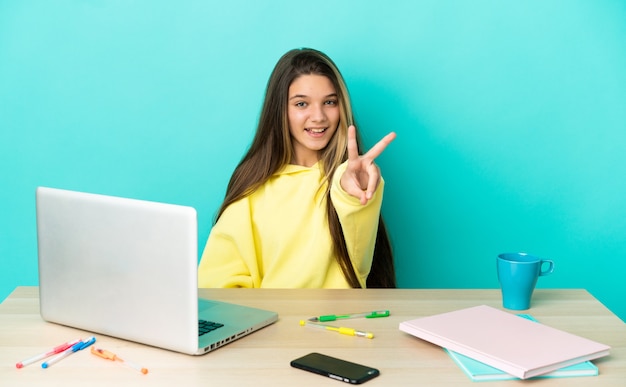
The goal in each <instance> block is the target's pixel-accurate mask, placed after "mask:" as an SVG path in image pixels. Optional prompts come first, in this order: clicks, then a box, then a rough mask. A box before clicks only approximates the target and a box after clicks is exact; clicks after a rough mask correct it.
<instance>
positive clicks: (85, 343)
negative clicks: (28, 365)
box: [41, 336, 96, 368]
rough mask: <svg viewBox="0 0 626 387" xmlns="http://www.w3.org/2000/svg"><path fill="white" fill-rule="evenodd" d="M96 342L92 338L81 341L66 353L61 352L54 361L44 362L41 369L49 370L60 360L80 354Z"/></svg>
mask: <svg viewBox="0 0 626 387" xmlns="http://www.w3.org/2000/svg"><path fill="white" fill-rule="evenodd" d="M95 342H96V338H95V337H93V336H91V337H88V338H86V339H85V340H81V341H79V342H78V343H76V344H74V345H73V346H71V347H69V348H68V349H66V350H65V351H63V352H61V353H60V354H58V355H56V356H55V357H53V358H52V359H50V360H48V361H46V362H43V363H42V364H41V368H48V367H50V366H51V365H53V364H54V363H56V362H58V361H59V360H61V359H63V358H66V357H67V356H69V355H71V354H73V353H74V352H78V351H80V350H81V349H85V348H87V347H89V346H90V345H91V344H93V343H95Z"/></svg>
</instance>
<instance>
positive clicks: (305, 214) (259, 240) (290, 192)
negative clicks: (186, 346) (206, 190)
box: [198, 49, 395, 288]
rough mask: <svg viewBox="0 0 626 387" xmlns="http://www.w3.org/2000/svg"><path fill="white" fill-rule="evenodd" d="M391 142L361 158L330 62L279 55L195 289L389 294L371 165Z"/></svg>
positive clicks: (315, 55)
mask: <svg viewBox="0 0 626 387" xmlns="http://www.w3.org/2000/svg"><path fill="white" fill-rule="evenodd" d="M394 138H395V133H390V134H388V135H387V136H385V137H384V138H383V139H382V140H381V141H380V142H378V143H377V144H376V145H375V146H374V147H372V149H371V150H370V151H369V152H367V153H366V154H364V155H362V156H359V139H358V135H357V133H356V128H355V127H354V126H353V117H352V108H351V106H350V99H349V95H348V90H347V88H346V85H345V82H344V80H343V77H342V76H341V74H340V72H339V70H338V69H337V67H336V66H335V64H334V63H333V61H332V60H331V59H330V58H329V57H328V56H326V55H325V54H324V53H322V52H320V51H317V50H313V49H296V50H291V51H289V52H287V53H286V54H285V55H283V57H282V58H280V60H279V61H278V63H277V64H276V66H275V68H274V70H273V72H272V74H271V76H270V79H269V82H268V85H267V90H266V94H265V101H264V103H263V109H262V111H261V117H260V119H259V124H258V128H257V131H256V135H255V137H254V139H253V141H252V145H251V146H250V149H249V150H248V152H247V153H246V155H245V156H244V157H243V159H242V160H241V162H240V163H239V165H238V166H237V168H236V169H235V171H234V173H233V175H232V177H231V180H230V182H229V184H228V188H227V191H226V197H225V199H224V202H223V203H222V206H221V207H220V209H219V211H218V215H217V221H216V223H215V225H214V227H213V229H212V230H211V233H210V235H209V238H208V241H207V244H206V247H205V249H204V252H203V254H202V258H201V261H200V265H199V268H198V285H199V287H266V288H350V287H352V288H365V287H395V273H394V266H393V258H392V255H391V247H390V243H389V239H388V237H387V233H386V230H385V227H384V223H383V222H382V219H381V218H380V208H381V204H382V198H383V186H384V182H383V180H382V179H381V177H380V171H379V169H378V167H377V166H376V164H375V163H374V159H375V158H376V157H377V156H378V155H379V154H380V153H381V152H382V151H383V150H384V149H385V147H386V146H387V145H388V144H389V143H390V142H391V141H393V139H394Z"/></svg>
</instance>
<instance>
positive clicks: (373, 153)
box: [363, 132, 396, 160]
mask: <svg viewBox="0 0 626 387" xmlns="http://www.w3.org/2000/svg"><path fill="white" fill-rule="evenodd" d="M395 138H396V133H395V132H391V133H389V134H388V135H386V136H385V137H383V138H382V140H380V141H378V142H377V143H376V145H374V146H373V147H372V148H371V149H370V150H369V151H367V153H366V154H364V155H363V157H367V158H368V159H371V160H374V159H375V158H376V157H378V156H379V155H380V154H381V153H383V151H384V150H385V148H387V145H389V144H391V142H392V141H393V140H394V139H395Z"/></svg>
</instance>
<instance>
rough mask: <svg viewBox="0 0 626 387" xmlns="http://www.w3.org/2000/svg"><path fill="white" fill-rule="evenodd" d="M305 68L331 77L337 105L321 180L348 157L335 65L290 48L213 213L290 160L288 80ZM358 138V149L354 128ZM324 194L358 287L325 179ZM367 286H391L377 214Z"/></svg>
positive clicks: (347, 109) (345, 106)
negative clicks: (222, 200) (241, 156)
mask: <svg viewBox="0 0 626 387" xmlns="http://www.w3.org/2000/svg"><path fill="white" fill-rule="evenodd" d="M310 74H315V75H323V76H325V77H327V78H328V79H329V80H330V81H331V82H332V84H333V86H334V87H335V90H336V92H337V98H338V100H339V107H340V116H339V127H338V128H337V131H336V133H335V135H334V136H333V137H332V139H331V140H330V142H329V143H328V145H327V146H326V148H324V149H323V150H322V151H321V154H320V161H321V162H320V165H321V166H322V168H323V173H324V180H325V181H326V182H330V181H331V180H332V177H333V174H334V173H335V170H336V169H337V167H338V166H339V165H340V164H341V163H343V162H344V161H346V160H347V159H348V152H347V142H348V126H350V125H352V124H353V122H354V120H353V116H352V107H351V104H350V97H349V94H348V89H347V87H346V84H345V82H344V80H343V77H342V75H341V73H340V72H339V69H338V68H337V66H336V65H335V64H334V62H333V61H332V60H331V59H330V58H329V57H328V56H327V55H326V54H324V53H322V52H320V51H317V50H313V49H308V48H302V49H295V50H291V51H289V52H287V53H286V54H285V55H283V56H282V57H281V58H280V59H279V60H278V63H276V66H275V67H274V70H273V71H272V74H271V75H270V79H269V81H268V83H267V88H266V91H265V101H264V102H263V108H262V110H261V116H260V118H259V124H258V127H257V131H256V134H255V136H254V139H253V140H252V144H251V145H250V148H249V149H248V152H247V153H246V154H245V155H244V157H243V159H242V160H241V161H240V162H239V165H237V168H235V171H234V172H233V175H232V177H231V179H230V182H229V183H228V188H227V189H226V197H225V198H224V202H223V203H222V205H221V207H220V209H219V211H218V214H217V219H219V217H220V216H221V215H222V213H223V212H224V210H225V209H226V207H228V206H229V205H230V204H232V203H233V202H235V201H237V200H239V199H242V198H244V197H246V196H248V195H250V194H251V193H252V192H254V191H255V190H256V189H257V188H259V187H260V186H261V185H263V183H265V182H266V181H267V180H268V179H269V178H270V177H271V176H272V175H273V174H274V173H276V172H278V171H279V170H280V169H281V168H282V167H283V166H284V165H286V164H289V163H290V162H291V160H292V157H293V147H292V143H291V135H290V133H289V122H288V116H287V102H288V99H289V94H288V93H289V86H291V84H292V82H293V81H295V80H296V79H297V78H298V77H300V76H302V75H310ZM357 144H358V147H359V149H361V145H360V144H361V140H360V136H359V133H358V131H357ZM326 198H327V200H326V212H327V217H328V225H329V229H330V234H331V238H332V241H333V245H334V250H335V255H336V257H337V262H338V264H339V266H340V267H341V270H342V272H343V274H344V276H345V277H346V280H347V281H348V283H349V284H350V286H352V287H355V288H357V287H360V286H361V285H360V284H359V281H358V278H357V276H356V274H355V272H354V267H353V266H352V262H351V260H350V256H349V254H348V249H347V246H346V241H345V238H344V236H343V230H342V228H341V224H340V223H339V218H338V216H337V212H336V211H335V207H334V206H333V204H332V201H331V200H330V184H328V185H327V188H326ZM367 286H368V287H396V280H395V270H394V265H393V255H392V251H391V244H390V242H389V237H388V235H387V232H386V229H385V225H384V222H383V220H382V217H381V218H380V219H379V223H378V233H377V236H376V245H375V249H374V260H373V263H372V268H371V270H370V274H369V276H368V278H367Z"/></svg>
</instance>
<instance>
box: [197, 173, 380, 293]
mask: <svg viewBox="0 0 626 387" xmlns="http://www.w3.org/2000/svg"><path fill="white" fill-rule="evenodd" d="M346 167H347V163H344V164H342V165H341V166H339V168H337V171H336V173H335V175H334V176H333V181H332V183H331V194H330V197H331V200H332V202H333V204H334V206H335V208H336V210H337V214H338V216H339V220H340V222H341V225H342V229H343V233H344V237H345V240H346V244H347V247H348V253H349V254H350V257H351V259H352V265H353V266H354V270H355V272H356V274H357V277H358V279H359V282H360V283H361V286H362V287H363V288H365V282H366V280H367V276H368V274H369V271H370V268H371V265H372V257H373V254H374V244H375V241H376V233H377V230H378V218H379V214H380V208H381V204H382V197H383V189H384V182H383V180H382V179H381V181H380V184H379V185H378V188H377V190H376V192H375V193H374V195H373V197H372V199H371V200H369V201H368V203H367V204H365V205H361V203H360V202H359V199H357V198H355V197H353V196H351V195H349V194H348V193H347V192H345V191H344V190H343V189H342V188H341V184H340V183H339V180H340V179H341V175H342V174H343V172H344V171H345V169H346ZM322 178H323V176H322V172H321V170H320V167H319V164H315V165H313V166H312V167H303V166H298V165H287V166H285V167H284V168H283V169H282V170H280V171H279V172H277V173H276V174H274V175H273V176H272V177H271V178H270V179H269V180H268V181H267V182H266V183H265V184H264V185H262V186H261V187H260V188H259V189H257V190H256V191H255V192H253V193H252V194H251V195H249V196H247V197H245V198H243V199H241V200H238V201H237V202H234V203H232V204H231V205H230V206H228V208H226V210H225V211H224V212H223V213H222V216H221V217H220V218H219V220H218V221H217V223H216V224H215V226H214V227H213V229H212V230H211V233H210V235H209V238H208V240H207V243H206V247H205V249H204V252H203V254H202V258H201V260H200V265H199V268H198V286H199V287H201V288H212V287H216V288H218V287H244V288H348V287H350V285H349V284H348V282H347V281H346V279H345V277H344V276H343V273H342V272H341V268H340V267H339V264H338V263H337V260H336V258H335V256H334V254H333V248H332V240H331V237H330V231H329V228H328V222H327V220H326V196H325V195H324V193H325V189H326V183H325V184H324V185H321V183H322Z"/></svg>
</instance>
